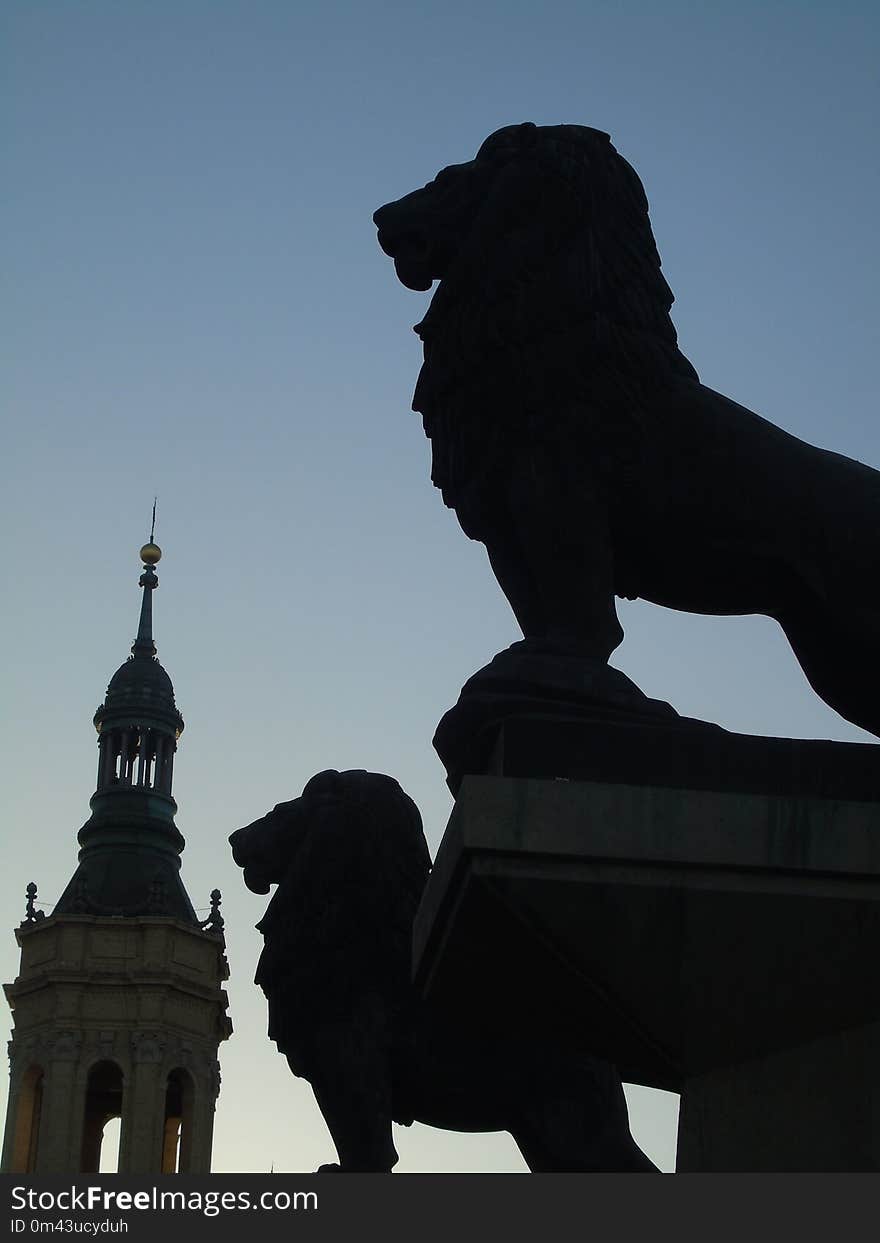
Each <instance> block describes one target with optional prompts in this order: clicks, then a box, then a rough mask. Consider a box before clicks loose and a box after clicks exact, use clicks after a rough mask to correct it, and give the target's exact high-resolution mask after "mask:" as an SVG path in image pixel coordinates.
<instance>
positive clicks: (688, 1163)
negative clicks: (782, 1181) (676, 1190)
mask: <svg viewBox="0 0 880 1243" xmlns="http://www.w3.org/2000/svg"><path fill="white" fill-rule="evenodd" d="M518 728H524V727H518ZM572 728H580V727H574V726H573V727H572ZM575 741H576V739H573V738H572V737H571V735H570V734H569V736H568V746H567V748H566V747H561V748H560V749H559V750H558V751H557V754H558V755H559V756H561V757H564V756H565V755H568V756H569V757H571V756H576V755H577V754H578V751H577V747H575V746H574V742H575ZM642 743H643V744H644V745H642V749H641V751H640V750H639V748H638V747H636V748H635V749H634V755H635V756H636V758H638V756H639V755H641V756H642V760H643V769H649V768H650V767H651V765H654V769H655V771H653V772H652V773H650V774H649V773H647V772H645V773H644V775H643V776H642V780H641V781H639V780H638V777H639V776H640V774H639V773H638V768H639V765H638V763H635V762H634V763H633V764H631V765H630V766H629V768H630V770H633V769H635V770H636V771H635V777H634V779H633V780H632V781H630V782H629V783H626V782H624V781H622V780H621V779H620V778H621V777H622V775H623V774H624V772H626V771H627V766H626V765H625V764H618V765H617V768H613V766H611V765H608V766H606V767H607V769H608V770H609V771H611V772H612V774H613V777H614V778H615V779H614V780H609V781H605V782H603V781H599V780H595V779H593V780H583V779H581V780H571V779H569V778H566V776H565V775H564V773H563V774H559V775H558V776H557V778H556V779H549V778H546V777H545V778H543V779H530V778H526V777H522V776H518V777H511V776H505V775H500V776H470V777H466V778H465V779H464V781H463V783H462V786H461V789H460V793H459V797H458V800H457V803H456V807H455V810H454V812H453V815H452V818H451V820H450V823H449V826H448V828H447V831H446V835H445V836H444V839H443V843H442V845H441V848H440V851H439V853H438V856H437V860H436V864H435V867H434V871H433V873H432V875H431V878H430V881H429V884H428V887H427V890H426V893H425V897H424V900H423V903H422V906H421V908H420V911H419V914H418V916H417V919H416V924H415V930H414V964H415V976H416V981H417V983H418V986H419V987H420V988H421V989H422V990H423V992H424V993H425V994H426V995H428V996H430V997H432V998H434V999H435V1000H437V1001H439V1002H441V1003H442V1004H443V1005H444V1006H447V1007H463V1008H464V1010H465V1012H466V1013H468V1015H469V1016H471V1017H472V1019H473V1020H475V1021H481V1022H482V1023H483V1024H484V1025H488V1026H492V1025H493V1024H496V1025H498V1027H499V1030H501V1029H504V1028H508V1027H509V1025H510V1024H516V1025H517V1026H519V1027H520V1028H521V1029H525V1030H528V1029H530V1028H531V1029H534V1030H536V1032H537V1031H538V1030H540V1031H542V1032H543V1033H545V1034H546V1032H547V1030H548V1028H549V1029H551V1030H552V1031H553V1032H554V1033H555V1036H556V1038H557V1039H559V1040H560V1041H564V1042H568V1043H575V1044H580V1045H581V1046H582V1047H584V1048H587V1049H589V1050H590V1051H591V1052H593V1053H595V1054H597V1055H600V1056H605V1057H608V1058H609V1059H611V1060H612V1061H614V1062H616V1063H617V1065H618V1067H619V1069H620V1072H621V1076H622V1078H623V1079H624V1080H625V1081H628V1082H634V1083H642V1084H646V1085H650V1086H656V1087H661V1088H666V1089H668V1090H672V1091H677V1092H681V1093H682V1110H681V1129H680V1137H679V1163H678V1166H679V1169H682V1170H821V1169H839V1170H842V1169H848V1170H877V1169H880V1145H878V1138H877V1136H878V1130H880V1126H878V1123H880V1095H878V1092H880V1087H878V1069H877V1067H878V1062H880V1056H878V1055H880V1047H878V1031H880V1027H878V1024H880V984H878V971H877V962H878V957H880V805H878V794H877V790H876V773H877V769H878V768H880V764H878V763H877V760H878V753H877V749H876V748H874V747H873V746H852V747H849V746H846V745H845V744H833V743H815V742H810V743H797V742H790V741H788V740H773V739H758V738H755V739H741V738H737V736H734V735H729V734H725V733H724V732H723V731H717V734H711V735H701V737H700V741H699V743H698V744H696V750H699V749H700V748H702V767H701V768H700V769H699V770H698V771H700V772H701V773H703V774H705V773H706V772H707V771H709V772H711V773H712V782H713V784H714V785H715V786H716V787H718V786H723V785H724V784H725V782H727V783H728V784H734V782H735V781H736V782H738V783H739V784H741V785H743V786H745V787H746V788H745V789H739V790H736V789H729V788H728V789H724V788H715V789H706V788H695V787H697V786H698V785H699V779H698V778H697V777H696V776H695V777H694V778H693V785H692V786H686V785H683V784H682V785H678V786H671V785H662V784H656V779H657V773H656V748H651V747H650V746H648V745H647V744H646V743H645V739H644V738H643V739H642ZM659 745H660V744H659V743H658V746H659ZM672 745H673V744H670V746H672ZM725 748H727V750H725ZM508 751H509V752H510V753H514V752H516V747H510V746H509V747H508ZM523 753H524V752H523ZM545 754H546V751H545ZM675 754H676V755H677V760H676V766H677V769H678V773H677V776H678V778H679V780H680V779H681V778H682V775H683V776H684V777H685V779H687V775H688V768H687V751H686V742H682V735H680V734H679V735H678V739H677V746H676V748H675ZM750 754H751V755H753V756H754V757H756V760H757V759H758V758H759V757H762V756H763V766H762V763H761V762H756V763H755V764H754V765H752V766H750V765H749V764H748V763H745V761H744V757H745V759H746V760H747V759H748V757H749V755H750ZM652 757H654V758H652ZM707 757H708V758H707ZM768 757H769V758H768ZM576 762H577V763H580V764H583V758H582V756H581V759H580V760H577V761H576ZM574 763H575V761H573V760H570V762H569V764H568V767H569V770H571V768H572V767H573V766H574ZM560 766H562V765H560ZM749 774H751V775H750V776H749ZM647 775H650V776H651V777H652V780H651V781H646V780H644V776H647ZM846 790H855V791H856V793H857V794H858V795H859V796H860V797H855V798H853V797H850V798H846V797H844V796H843V795H844V792H845V791H846Z"/></svg>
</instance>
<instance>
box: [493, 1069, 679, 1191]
mask: <svg viewBox="0 0 880 1243" xmlns="http://www.w3.org/2000/svg"><path fill="white" fill-rule="evenodd" d="M554 1077H555V1076H554ZM560 1077H561V1076H560ZM584 1080H585V1077H584V1076H583V1075H582V1074H578V1073H577V1072H575V1073H574V1074H573V1075H572V1077H571V1082H570V1084H569V1085H568V1090H567V1091H566V1090H565V1085H564V1084H563V1083H556V1084H554V1085H553V1088H552V1090H551V1091H549V1092H547V1093H546V1094H542V1095H539V1093H540V1092H541V1085H540V1084H539V1083H538V1084H536V1095H535V1097H534V1098H533V1099H532V1100H529V1101H527V1102H523V1108H522V1110H521V1116H520V1118H518V1119H517V1121H516V1123H515V1124H514V1125H513V1126H511V1128H510V1131H511V1134H512V1136H513V1139H514V1141H515V1143H516V1144H517V1147H518V1148H519V1150H520V1152H521V1153H522V1155H523V1158H524V1160H525V1162H526V1164H527V1165H528V1167H529V1169H530V1170H531V1171H532V1173H533V1174H540V1173H556V1174H576V1173H580V1174H600V1173H604V1174H614V1173H620V1174H649V1173H657V1172H658V1171H657V1167H656V1166H655V1165H654V1163H653V1162H652V1161H650V1160H649V1158H648V1157H646V1156H645V1154H644V1153H643V1152H642V1150H641V1149H640V1148H639V1146H638V1144H637V1143H636V1142H635V1140H634V1139H633V1137H632V1134H631V1133H630V1129H629V1119H628V1115H627V1108H626V1098H625V1097H624V1095H623V1086H622V1084H621V1083H620V1080H619V1079H618V1078H617V1076H616V1074H615V1072H614V1071H613V1070H612V1069H611V1067H608V1068H607V1071H606V1069H605V1068H604V1067H603V1066H602V1065H601V1064H600V1065H599V1071H598V1074H597V1075H595V1076H589V1082H585V1081H584Z"/></svg>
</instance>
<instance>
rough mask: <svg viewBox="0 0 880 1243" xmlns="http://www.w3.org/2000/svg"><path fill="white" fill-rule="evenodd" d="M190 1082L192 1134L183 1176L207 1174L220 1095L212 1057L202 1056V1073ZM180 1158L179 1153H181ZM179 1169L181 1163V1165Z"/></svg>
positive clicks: (217, 1073) (211, 1055) (214, 1059)
mask: <svg viewBox="0 0 880 1243" xmlns="http://www.w3.org/2000/svg"><path fill="white" fill-rule="evenodd" d="M192 1078H193V1089H194V1090H193V1102H192V1123H191V1126H192V1130H191V1135H190V1140H189V1143H188V1145H187V1148H188V1151H187V1153H186V1168H185V1169H183V1170H182V1172H184V1173H187V1174H210V1172H211V1145H212V1143H213V1139H214V1112H215V1110H216V1106H217V1097H218V1096H219V1094H220V1063H219V1062H218V1061H217V1059H216V1057H214V1055H213V1054H206V1055H205V1060H204V1069H203V1068H201V1067H200V1068H199V1071H198V1073H197V1074H194V1075H193V1076H192ZM181 1157H183V1152H181ZM181 1165H183V1160H182V1161H181Z"/></svg>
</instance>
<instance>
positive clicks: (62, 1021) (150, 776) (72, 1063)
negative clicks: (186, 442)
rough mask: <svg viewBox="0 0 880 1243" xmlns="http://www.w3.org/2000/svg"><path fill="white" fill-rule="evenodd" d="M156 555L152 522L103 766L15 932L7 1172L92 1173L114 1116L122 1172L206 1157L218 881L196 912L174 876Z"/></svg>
mask: <svg viewBox="0 0 880 1243" xmlns="http://www.w3.org/2000/svg"><path fill="white" fill-rule="evenodd" d="M153 518H154V523H155V505H154V509H153ZM161 556H162V553H161V550H160V548H159V547H158V545H157V544H155V543H154V539H153V532H152V531H151V534H150V539H149V541H148V542H147V543H146V544H144V546H143V547H142V548H141V550H140V558H141V563H142V566H143V569H142V573H141V576H140V579H139V586H140V587H141V589H142V592H143V595H142V598H141V606H140V616H139V620H138V629H137V636H136V638H135V640H134V643H133V644H132V647H131V655H130V656H129V657H128V659H127V660H126V661H125V662H124V663H123V664H122V665H120V667H119V668H118V669H117V670H116V672H115V673H114V674H113V677H112V678H111V679H110V683H109V685H108V687H107V694H106V696H105V698H104V702H103V703H102V704H101V705H100V706H99V708H98V710H97V712H96V713H95V715H94V724H95V728H96V729H97V731H98V774H97V782H96V788H95V793H94V794H93V795H92V798H91V802H90V807H91V815H90V817H89V819H88V820H87V821H86V823H85V824H84V825H83V827H82V828H81V829H80V831H79V834H78V842H79V846H80V850H79V861H78V864H77V867H76V870H75V871H74V873H73V876H72V877H71V879H70V881H69V883H68V885H67V886H66V888H65V889H64V892H63V893H62V895H61V897H60V898H59V900H58V902H57V903H56V905H55V909H54V910H53V911H52V913H51V914H47V915H44V914H43V913H42V912H41V911H38V910H37V909H36V906H35V899H36V892H37V891H36V885H35V884H33V882H31V884H29V885H28V887H27V895H28V903H27V911H26V916H25V919H24V920H23V921H22V923H21V924H20V925H19V927H18V928H17V929H16V939H17V941H18V944H19V946H20V947H21V969H20V972H19V975H18V978H17V979H16V980H15V982H14V983H13V984H8V985H6V986H5V992H6V996H7V999H8V1000H9V1003H10V1005H11V1007H12V1009H13V1012H14V1022H15V1027H14V1031H13V1034H12V1041H11V1042H10V1077H11V1085H10V1096H9V1106H8V1111H7V1119H6V1136H5V1140H4V1146H3V1170H4V1171H7V1172H10V1173H45V1174H49V1173H56V1174H75V1173H95V1172H97V1171H98V1170H99V1168H100V1161H101V1148H102V1139H103V1136H104V1128H105V1126H106V1124H107V1123H108V1122H109V1121H111V1120H112V1119H114V1118H119V1119H120V1120H121V1125H120V1132H119V1152H118V1162H117V1169H118V1171H119V1172H120V1173H123V1172H125V1173H139V1174H160V1173H175V1172H177V1171H180V1172H181V1173H206V1172H208V1171H209V1170H210V1162H211V1142H212V1134H213V1115H214V1106H215V1101H216V1097H217V1095H218V1092H219V1088H220V1076H219V1063H218V1061H217V1049H218V1046H219V1043H220V1041H222V1040H225V1039H226V1038H227V1037H228V1036H229V1035H230V1034H231V1031H232V1024H231V1022H230V1021H229V1018H228V1017H227V1014H226V1008H227V1004H228V1003H227V998H226V993H225V992H224V990H223V988H222V983H223V981H224V980H225V979H227V977H228V974H229V972H228V966H227V963H226V957H225V954H224V949H225V942H224V938H223V920H222V918H221V917H220V915H219V903H220V894H219V892H218V891H217V890H215V891H214V892H213V893H212V895H211V903H212V906H211V915H210V916H209V918H208V919H207V920H205V921H204V922H200V921H199V919H198V918H197V916H196V913H195V911H194V909H193V906H192V903H191V901H190V898H189V895H188V894H187V892H186V889H185V888H184V885H183V881H182V879H181V875H180V856H181V853H182V851H183V848H184V839H183V837H182V835H181V834H180V832H179V830H178V829H177V826H176V824H175V822H174V817H175V815H176V813H177V804H176V803H175V801H174V798H173V796H172V779H173V764H174V755H175V752H176V750H177V741H178V739H179V738H180V735H181V734H182V732H183V717H182V716H181V715H180V712H179V711H178V709H177V705H176V703H175V700H174V687H173V686H172V684H171V679H170V677H169V676H168V674H167V673H166V671H165V669H164V668H163V667H162V665H161V664H160V663H159V660H158V656H157V653H156V644H155V642H154V639H153V610H152V598H153V592H154V591H155V589H156V587H157V586H158V583H159V580H158V576H157V574H156V566H157V564H158V562H159V559H160V557H161Z"/></svg>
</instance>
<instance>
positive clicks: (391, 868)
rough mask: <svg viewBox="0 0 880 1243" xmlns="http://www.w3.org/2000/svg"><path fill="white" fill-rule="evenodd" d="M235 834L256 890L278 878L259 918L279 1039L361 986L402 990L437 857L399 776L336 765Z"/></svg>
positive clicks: (263, 975)
mask: <svg viewBox="0 0 880 1243" xmlns="http://www.w3.org/2000/svg"><path fill="white" fill-rule="evenodd" d="M229 841H230V845H231V846H232V854H233V858H234V859H235V862H236V863H237V864H238V866H239V867H241V868H242V869H243V870H244V880H245V884H246V885H247V886H248V888H249V889H251V890H253V892H255V893H267V892H268V890H269V887H270V885H273V884H277V886H278V889H277V891H276V893H275V895H274V896H273V898H272V901H271V902H270V903H269V907H268V909H267V911H266V913H265V915H264V917H263V919H262V920H261V921H260V923H259V924H258V925H257V927H258V928H259V929H260V931H261V932H262V933H263V937H264V940H265V948H264V950H263V954H262V957H261V959H260V965H259V967H258V970H257V982H258V983H259V984H261V985H262V986H263V988H264V990H265V992H266V993H267V995H268V996H269V1002H270V1035H272V1036H273V1038H274V1039H275V1040H276V1041H278V1043H279V1048H282V1047H284V1048H285V1049H288V1050H289V1049H290V1048H291V1047H292V1045H293V1042H294V1041H295V1039H296V1038H297V1033H298V1032H299V1031H301V1030H302V1029H303V1028H304V1027H308V1026H309V1025H310V1023H311V1022H312V1019H313V1018H314V1015H315V1014H317V1013H320V1012H323V1011H325V1010H326V1009H327V1007H328V1006H331V1008H335V1009H340V1010H341V1009H344V1006H345V1004H346V1003H345V997H346V996H347V995H349V994H350V993H351V990H352V988H354V987H365V986H367V985H369V986H371V987H374V988H376V989H378V990H379V991H381V992H383V993H385V994H386V995H388V994H391V995H395V996H396V995H398V994H400V993H401V992H402V991H403V990H404V989H406V988H407V987H408V986H409V971H410V954H411V942H412V922H413V918H414V916H415V913H416V909H417V907H418V904H419V901H420V900H421V896H422V891H423V889H424V887H425V882H426V880H427V877H428V872H429V870H430V866H431V861H430V855H429V853H428V845H427V842H426V841H425V835H424V833H423V831H422V820H421V816H420V815H419V810H418V808H417V807H416V805H415V803H414V802H413V801H412V799H411V798H410V797H409V795H407V794H405V793H404V791H403V790H402V789H401V787H400V785H399V784H398V783H397V782H396V781H395V780H394V778H393V777H387V776H384V775H383V774H381V773H370V772H365V771H362V770H359V769H352V770H349V771H347V772H337V771H336V770H335V769H328V770H327V771H326V772H321V773H318V774H317V775H316V776H314V777H312V778H311V780H310V781H308V782H307V783H306V786H305V788H304V789H303V792H302V794H301V795H300V797H299V798H295V799H292V800H291V801H290V802H288V803H279V804H278V805H277V806H276V807H275V808H273V810H272V811H270V812H269V813H268V814H267V815H265V816H263V817H261V818H260V819H259V820H255V821H254V822H253V824H249V825H247V826H246V827H245V828H243V829H238V830H237V831H236V832H235V833H233V834H232V835H231V837H230V839H229ZM273 1006H274V1016H273ZM310 1014H311V1016H312V1018H310V1017H309V1015H310Z"/></svg>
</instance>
